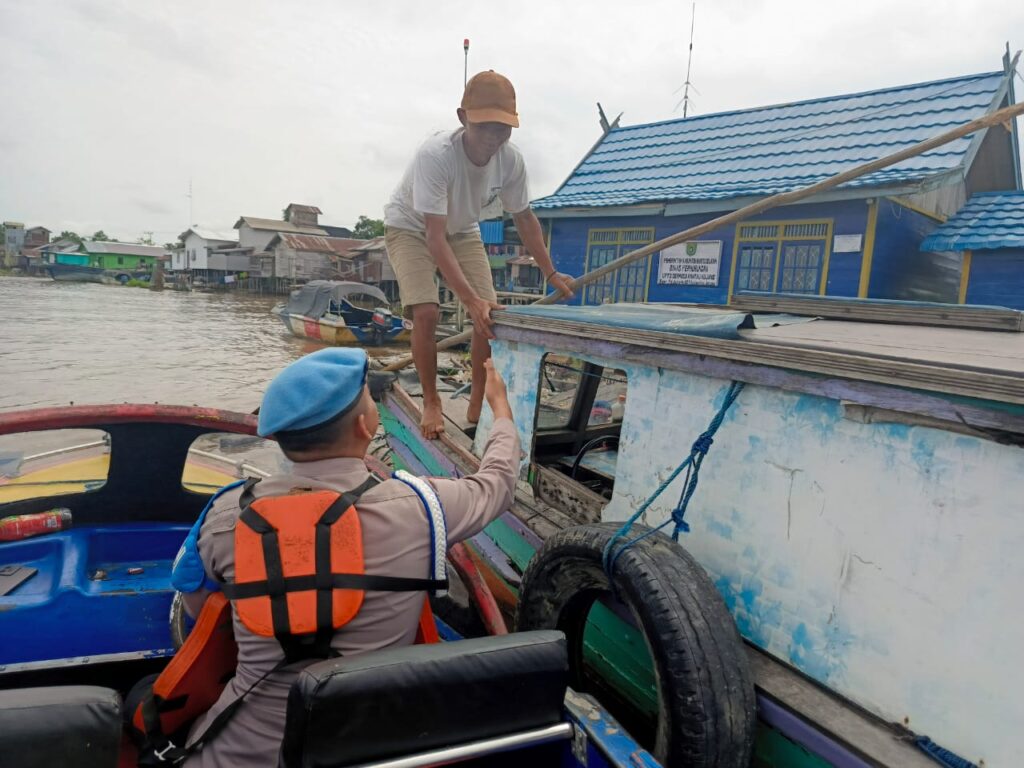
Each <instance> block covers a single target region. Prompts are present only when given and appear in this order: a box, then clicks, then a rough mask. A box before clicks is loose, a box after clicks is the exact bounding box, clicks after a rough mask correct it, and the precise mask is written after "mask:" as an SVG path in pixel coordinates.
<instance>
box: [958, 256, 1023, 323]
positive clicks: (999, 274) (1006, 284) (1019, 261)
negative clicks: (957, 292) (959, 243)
mask: <svg viewBox="0 0 1024 768" xmlns="http://www.w3.org/2000/svg"><path fill="white" fill-rule="evenodd" d="M966 303H968V304H990V305H995V306H1000V307H1011V308H1012V309H1024V248H1006V249H1000V250H998V251H974V252H973V253H972V254H971V266H970V274H969V275H968V281H967V297H966Z"/></svg>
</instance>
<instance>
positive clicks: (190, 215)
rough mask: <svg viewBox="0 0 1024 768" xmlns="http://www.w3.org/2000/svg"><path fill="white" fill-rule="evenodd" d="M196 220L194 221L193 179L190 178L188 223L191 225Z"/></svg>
mask: <svg viewBox="0 0 1024 768" xmlns="http://www.w3.org/2000/svg"><path fill="white" fill-rule="evenodd" d="M194 223H195V222H193V221H192V179H191V177H190V178H189V180H188V225H189V227H191V226H192V225H193V224H194Z"/></svg>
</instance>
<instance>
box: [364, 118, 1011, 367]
mask: <svg viewBox="0 0 1024 768" xmlns="http://www.w3.org/2000/svg"><path fill="white" fill-rule="evenodd" d="M1021 114H1024V103H1021V104H1013V105H1011V106H1009V107H1005V108H1003V109H1000V110H997V111H995V112H992V113H990V114H988V115H984V116H982V117H979V118H977V119H975V120H971V122H969V123H965V124H964V125H961V126H960V127H959V128H953V129H952V130H949V131H946V132H945V133H941V134H939V135H938V136H935V137H934V138H931V139H927V140H926V141H922V142H919V143H917V144H914V145H913V146H912V147H907V148H906V149H902V150H900V151H899V152H894V153H893V154H891V155H886V156H885V157H882V158H879V159H878V160H872V161H871V162H869V163H864V164H863V165H858V166H857V167H856V168H851V169H850V170H848V171H843V172H842V173H837V174H836V175H835V176H830V177H829V178H827V179H824V180H823V181H819V182H817V183H816V184H811V185H810V186H807V187H802V188H801V189H794V190H792V191H791V192H780V193H778V194H776V195H771V196H770V197H766V198H764V199H763V200H758V201H757V202H755V203H751V204H750V205H747V206H744V207H743V208H740V209H738V210H735V211H732V212H730V213H727V214H725V215H723V216H719V217H718V218H716V219H711V220H710V221H705V222H704V223H703V224H698V225H697V226H695V227H690V228H689V229H685V230H683V231H682V232H677V233H676V234H674V235H669V236H668V237H665V238H662V239H661V240H658V241H657V242H654V243H651V244H650V245H645V246H644V247H643V248H638V249H637V250H635V251H631V252H630V253H627V254H626V255H625V256H621V257H619V258H618V259H616V260H615V261H612V262H609V263H608V264H605V265H604V266H603V267H598V268H597V269H595V270H593V271H592V272H587V274H585V275H583V276H582V277H578V278H576V279H575V280H573V281H572V289H573V291H576V290H577V289H579V288H581V287H583V286H584V285H587V284H589V283H593V282H595V281H597V280H600V279H601V278H602V277H604V276H605V275H609V274H611V273H612V272H617V271H618V270H620V269H622V268H623V267H625V266H627V265H629V264H632V263H633V262H634V261H638V260H639V259H644V258H646V257H648V256H650V255H651V254H652V253H657V252H658V251H661V250H664V249H665V248H668V247H669V246H672V245H676V244H678V243H683V242H686V241H687V240H692V239H693V238H695V237H700V236H701V235H703V234H706V233H708V232H711V231H712V230H715V229H718V228H719V227H722V226H725V225H727V224H733V223H735V222H738V221H743V220H744V219H746V218H749V217H750V216H756V215H757V214H759V213H762V212H764V211H766V210H768V209H769V208H775V207H778V206H780V205H789V204H791V203H795V202H797V201H798V200H803V199H804V198H806V197H811V196H812V195H816V194H818V193H819V192H824V191H826V190H828V189H832V188H833V187H837V186H839V185H840V184H844V183H846V182H847V181H851V180H853V179H856V178H858V177H859V176H864V175H865V174H868V173H873V172H874V171H878V170H881V169H882V168H888V167H889V166H890V165H895V164H896V163H899V162H902V161H903V160H906V159H907V158H911V157H915V156H916V155H920V154H923V153H924V152H927V151H928V150H930V149H935V148H936V147H941V146H942V145H943V144H948V143H949V142H951V141H955V140H956V139H960V138H963V137H964V136H967V135H969V134H972V133H974V132H976V131H980V130H982V129H984V128H991V127H992V126H994V125H1001V124H1003V123H1007V122H1008V121H1010V120H1012V119H1013V118H1015V117H1017V116H1018V115H1021ZM559 298H561V294H560V293H549V294H547V295H546V296H544V297H543V298H541V299H539V300H538V301H535V302H534V304H554V303H555V302H556V301H558V300H559ZM472 335H473V332H472V331H466V332H465V333H460V334H458V335H457V336H451V337H450V338H447V339H445V340H444V341H442V342H440V343H439V344H438V345H437V348H438V349H439V350H441V349H448V348H449V347H454V346H456V345H458V344H463V343H465V342H466V341H469V339H470V338H472ZM411 362H412V356H411V355H410V356H409V357H403V358H402V359H401V360H398V361H396V362H394V363H392V364H391V365H389V366H387V367H386V368H385V369H384V370H386V371H398V370H401V369H402V368H405V367H406V366H407V365H409V363H411Z"/></svg>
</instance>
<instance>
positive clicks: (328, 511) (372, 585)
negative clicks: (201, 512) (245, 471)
mask: <svg viewBox="0 0 1024 768" xmlns="http://www.w3.org/2000/svg"><path fill="white" fill-rule="evenodd" d="M376 482H377V481H376V480H375V479H373V478H369V479H367V481H366V482H365V483H363V484H362V485H361V486H359V487H358V488H356V489H355V490H353V491H347V492H346V493H341V494H339V493H338V492H337V491H328V490H313V489H293V490H292V491H291V493H289V494H288V495H286V496H265V497H262V498H259V499H257V498H255V497H254V494H253V487H254V486H255V484H256V481H250V482H248V483H246V485H245V489H244V490H243V491H242V495H241V497H240V498H239V502H238V503H239V506H240V507H241V510H242V512H241V514H240V515H239V518H238V522H237V523H236V525H235V576H234V579H233V580H232V581H231V582H230V583H228V584H225V585H224V587H223V589H224V594H225V595H227V597H228V599H229V600H231V601H232V602H233V603H234V604H235V610H236V611H237V612H238V618H239V620H240V621H241V622H242V623H243V624H244V625H245V626H246V628H247V629H248V630H249V631H250V632H252V633H253V634H256V635H259V636H261V637H274V638H276V639H277V641H278V642H279V643H280V644H281V648H282V649H283V650H284V653H285V658H286V659H287V660H288V661H289V662H292V661H299V660H301V659H309V658H317V659H325V658H327V657H328V656H330V655H331V647H330V645H331V639H332V638H333V637H334V633H335V632H336V631H337V630H338V629H340V628H341V627H343V626H345V625H346V624H347V623H348V622H349V621H351V620H352V618H353V617H354V616H355V615H356V613H358V611H359V608H360V606H362V604H363V597H364V594H365V591H366V590H368V589H370V590H379V591H386V592H421V591H424V590H428V591H434V590H443V589H447V587H448V584H447V580H446V579H445V580H441V579H434V578H429V579H415V578H399V577H394V576H375V575H368V574H367V573H366V569H365V566H364V561H363V533H362V526H361V525H360V522H359V513H358V512H357V511H356V506H355V505H356V502H357V501H358V500H359V497H360V496H362V494H363V493H365V492H366V491H367V490H369V489H370V488H372V487H373V486H374V485H376ZM432 575H433V574H432Z"/></svg>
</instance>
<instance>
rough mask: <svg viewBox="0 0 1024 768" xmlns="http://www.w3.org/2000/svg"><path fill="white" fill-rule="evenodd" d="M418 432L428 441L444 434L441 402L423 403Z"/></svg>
mask: <svg viewBox="0 0 1024 768" xmlns="http://www.w3.org/2000/svg"><path fill="white" fill-rule="evenodd" d="M420 432H422V433H423V436H424V437H425V438H427V439H428V440H434V439H436V438H438V437H440V436H441V433H442V432H444V411H442V410H441V401H440V400H437V401H436V402H426V401H425V402H424V403H423V417H422V418H421V419H420Z"/></svg>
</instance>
